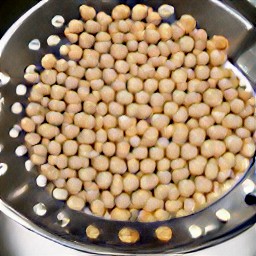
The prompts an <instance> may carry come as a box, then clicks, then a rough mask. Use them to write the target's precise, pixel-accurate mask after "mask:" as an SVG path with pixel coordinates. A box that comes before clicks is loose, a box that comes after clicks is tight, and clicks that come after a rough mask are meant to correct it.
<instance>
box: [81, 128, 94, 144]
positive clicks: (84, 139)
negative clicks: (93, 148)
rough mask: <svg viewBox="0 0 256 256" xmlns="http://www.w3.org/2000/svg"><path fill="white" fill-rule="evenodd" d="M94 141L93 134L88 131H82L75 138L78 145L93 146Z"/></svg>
mask: <svg viewBox="0 0 256 256" xmlns="http://www.w3.org/2000/svg"><path fill="white" fill-rule="evenodd" d="M95 139H96V135H95V132H94V131H92V130H89V129H83V130H82V131H81V132H80V134H79V135H78V136H77V141H78V142H79V143H85V144H93V143H94V142H95Z"/></svg>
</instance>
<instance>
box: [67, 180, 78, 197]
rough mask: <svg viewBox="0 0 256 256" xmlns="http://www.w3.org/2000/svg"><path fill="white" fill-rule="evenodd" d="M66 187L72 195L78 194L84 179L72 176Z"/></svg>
mask: <svg viewBox="0 0 256 256" xmlns="http://www.w3.org/2000/svg"><path fill="white" fill-rule="evenodd" d="M66 188H67V190H68V192H69V193H70V194H72V195H76V194H77V193H78V192H80V191H81V189H82V181H81V180H80V179H78V178H70V179H68V180H67V184H66Z"/></svg>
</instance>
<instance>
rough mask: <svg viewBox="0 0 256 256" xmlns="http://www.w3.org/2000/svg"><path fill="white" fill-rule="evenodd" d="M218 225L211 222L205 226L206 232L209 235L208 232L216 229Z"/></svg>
mask: <svg viewBox="0 0 256 256" xmlns="http://www.w3.org/2000/svg"><path fill="white" fill-rule="evenodd" d="M217 228H218V227H217V226H216V225H214V224H210V225H208V226H206V227H205V228H204V234H205V235H207V234H208V233H210V232H212V231H214V230H216V229H217Z"/></svg>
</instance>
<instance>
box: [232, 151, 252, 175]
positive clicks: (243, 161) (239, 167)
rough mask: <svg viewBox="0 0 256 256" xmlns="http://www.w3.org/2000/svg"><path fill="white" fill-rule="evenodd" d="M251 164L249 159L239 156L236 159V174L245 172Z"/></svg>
mask: <svg viewBox="0 0 256 256" xmlns="http://www.w3.org/2000/svg"><path fill="white" fill-rule="evenodd" d="M249 164H250V161H249V159H248V158H246V157H244V156H242V155H241V154H237V155H236V157H235V166H234V171H235V172H244V171H245V170H246V169H247V168H248V166H249Z"/></svg>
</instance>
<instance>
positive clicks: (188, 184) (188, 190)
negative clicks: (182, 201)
mask: <svg viewBox="0 0 256 256" xmlns="http://www.w3.org/2000/svg"><path fill="white" fill-rule="evenodd" d="M178 187H179V191H180V194H181V196H183V197H190V196H191V195H193V194H194V192H195V189H196V186H195V184H194V182H193V181H191V180H182V181H180V182H179V184H178Z"/></svg>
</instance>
